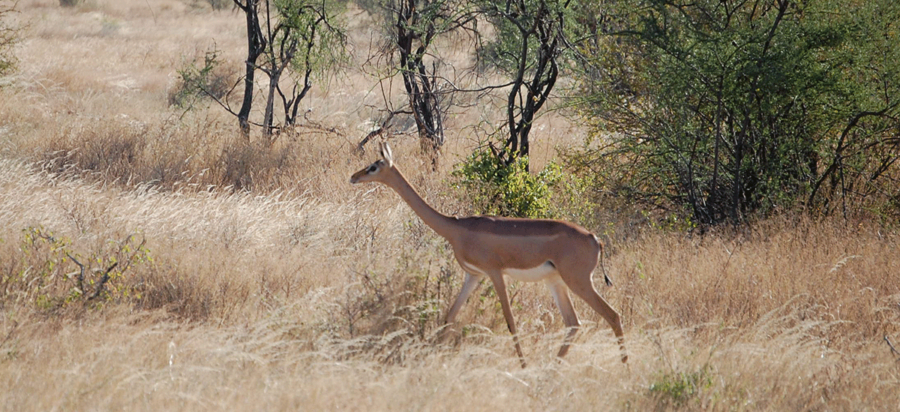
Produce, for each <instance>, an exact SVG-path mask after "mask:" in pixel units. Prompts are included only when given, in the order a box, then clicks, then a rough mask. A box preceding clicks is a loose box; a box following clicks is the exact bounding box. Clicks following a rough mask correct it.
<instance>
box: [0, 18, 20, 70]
mask: <svg viewBox="0 0 900 412" xmlns="http://www.w3.org/2000/svg"><path fill="white" fill-rule="evenodd" d="M4 3H5V2H4ZM15 6H16V3H13V4H12V5H11V6H6V5H5V4H0V76H3V75H6V74H9V73H10V72H11V71H13V69H14V68H15V67H16V57H15V55H13V48H14V47H15V46H16V44H17V43H18V42H19V40H20V39H21V38H20V36H19V31H18V29H17V28H16V27H15V26H12V25H10V24H9V22H8V20H7V19H8V18H9V17H10V15H11V14H12V13H13V12H15Z"/></svg>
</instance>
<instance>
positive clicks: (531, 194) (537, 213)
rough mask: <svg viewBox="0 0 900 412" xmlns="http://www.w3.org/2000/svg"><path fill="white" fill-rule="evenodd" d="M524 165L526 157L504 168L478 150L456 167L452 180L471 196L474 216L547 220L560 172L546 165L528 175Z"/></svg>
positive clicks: (494, 158) (494, 159) (552, 165)
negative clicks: (536, 172)
mask: <svg viewBox="0 0 900 412" xmlns="http://www.w3.org/2000/svg"><path fill="white" fill-rule="evenodd" d="M527 165H528V158H527V157H519V158H517V159H515V160H514V161H513V162H512V163H511V164H509V165H507V164H506V163H505V162H503V161H502V160H501V159H499V158H498V157H497V156H495V155H494V154H493V153H491V152H490V151H489V150H486V149H479V150H476V151H475V152H473V153H472V154H471V155H469V156H468V157H467V158H466V160H464V161H462V162H461V163H459V164H457V165H456V168H455V169H454V170H453V173H452V176H453V177H454V178H456V181H457V185H458V186H462V187H463V188H464V189H465V190H466V192H467V193H468V195H469V196H471V200H472V203H473V204H474V208H475V212H476V213H482V214H488V215H497V216H510V217H528V218H547V217H551V215H552V214H553V212H552V208H551V203H550V199H551V197H552V191H551V188H552V187H553V186H555V185H556V184H557V183H559V182H560V180H561V179H562V169H561V168H560V167H559V166H558V165H556V164H555V163H550V164H548V165H547V166H546V167H545V168H544V170H542V171H541V172H540V173H538V174H535V175H532V174H531V173H529V172H528V169H527Z"/></svg>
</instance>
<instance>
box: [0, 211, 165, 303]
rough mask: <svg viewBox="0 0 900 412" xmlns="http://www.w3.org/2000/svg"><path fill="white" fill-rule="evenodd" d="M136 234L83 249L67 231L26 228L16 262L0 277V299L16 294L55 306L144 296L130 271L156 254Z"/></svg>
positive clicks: (22, 298)
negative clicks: (60, 234)
mask: <svg viewBox="0 0 900 412" xmlns="http://www.w3.org/2000/svg"><path fill="white" fill-rule="evenodd" d="M137 240H138V236H136V235H130V236H128V237H126V238H125V239H124V240H122V241H116V240H109V241H107V242H105V243H104V244H103V245H102V246H100V247H99V248H97V249H96V250H94V251H92V252H90V253H87V254H83V253H81V252H79V251H77V250H76V248H75V247H73V245H72V241H71V240H69V239H67V238H65V237H58V236H55V235H54V234H53V233H52V232H51V231H49V230H47V229H44V228H42V227H30V228H27V229H25V230H23V234H22V241H21V244H20V247H19V249H20V251H21V254H20V256H19V259H18V262H17V264H14V265H13V266H11V267H10V269H11V270H9V271H8V272H7V273H5V274H3V276H2V278H0V286H2V288H0V291H2V292H0V293H2V295H0V300H8V299H15V300H17V301H20V302H23V301H24V302H29V303H32V304H34V305H35V306H36V307H37V308H39V309H44V310H54V309H59V308H62V307H65V306H68V305H70V304H101V303H103V302H107V301H119V300H126V299H130V298H137V299H140V293H139V292H138V291H137V290H136V289H135V288H134V287H133V283H134V282H131V281H129V279H128V278H129V276H128V274H129V273H130V272H133V271H134V269H135V268H136V267H138V266H140V265H143V264H146V263H150V262H152V258H151V256H150V251H149V250H148V249H147V248H146V247H145V246H144V244H145V241H144V240H141V241H140V242H138V241H137Z"/></svg>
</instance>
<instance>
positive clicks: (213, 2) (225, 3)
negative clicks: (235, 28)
mask: <svg viewBox="0 0 900 412" xmlns="http://www.w3.org/2000/svg"><path fill="white" fill-rule="evenodd" d="M206 2H207V3H209V6H210V7H212V9H213V10H225V9H226V8H228V7H234V2H233V1H232V0H206Z"/></svg>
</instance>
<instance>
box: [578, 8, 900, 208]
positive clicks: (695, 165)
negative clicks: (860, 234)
mask: <svg viewBox="0 0 900 412" xmlns="http://www.w3.org/2000/svg"><path fill="white" fill-rule="evenodd" d="M608 6H609V7H606V8H605V9H604V10H603V13H602V14H600V15H598V16H596V17H597V18H596V20H594V21H592V22H583V23H585V24H593V26H594V27H596V28H597V30H596V32H598V33H600V34H598V35H597V36H595V37H592V38H589V39H586V40H585V41H584V42H582V43H581V44H580V45H579V46H580V47H581V48H582V50H583V52H584V55H588V56H592V57H591V58H590V59H589V60H590V62H589V63H588V64H587V65H585V69H586V70H585V71H584V72H583V76H582V80H583V91H584V92H585V96H586V99H585V105H584V106H583V109H584V113H585V114H586V115H587V117H588V118H589V119H590V120H591V121H592V122H593V130H594V135H593V139H595V141H600V142H601V143H600V145H599V147H598V148H594V149H590V150H589V153H590V157H592V158H593V159H594V161H593V162H587V163H586V164H588V166H589V167H590V168H591V171H592V172H594V173H598V174H599V175H600V176H602V178H601V179H600V182H599V183H600V184H602V185H605V189H606V190H608V191H610V192H614V193H617V194H618V195H621V196H624V197H628V198H629V199H632V200H635V201H639V202H642V203H643V204H644V205H648V206H650V207H654V208H658V209H660V210H665V211H668V212H677V213H683V214H684V215H687V216H690V217H691V218H692V220H693V221H695V222H697V223H699V224H716V223H720V222H726V221H728V222H733V223H739V222H742V221H745V220H747V219H749V218H751V217H753V216H765V215H769V214H772V213H774V212H777V211H779V210H785V209H793V208H802V209H804V210H807V211H810V212H812V213H822V214H827V213H831V212H834V211H841V212H843V213H845V214H846V213H847V212H848V209H849V208H850V207H853V206H855V207H856V210H863V209H866V208H869V207H871V206H870V204H869V202H871V199H873V198H878V197H880V198H881V199H890V198H892V197H893V198H897V196H898V195H900V192H898V189H897V188H898V185H897V180H898V177H900V172H898V170H897V167H896V165H897V162H896V161H897V160H900V139H898V138H897V130H898V129H900V97H898V96H900V30H898V27H897V22H898V21H900V3H897V2H896V1H893V0H876V1H871V2H857V1H852V0H813V1H807V2H798V1H793V0H777V1H772V2H764V3H759V2H744V1H740V0H723V1H720V0H701V1H697V2H691V3H690V4H680V3H678V2H672V1H669V0H623V1H613V2H610V3H609V5H608Z"/></svg>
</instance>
